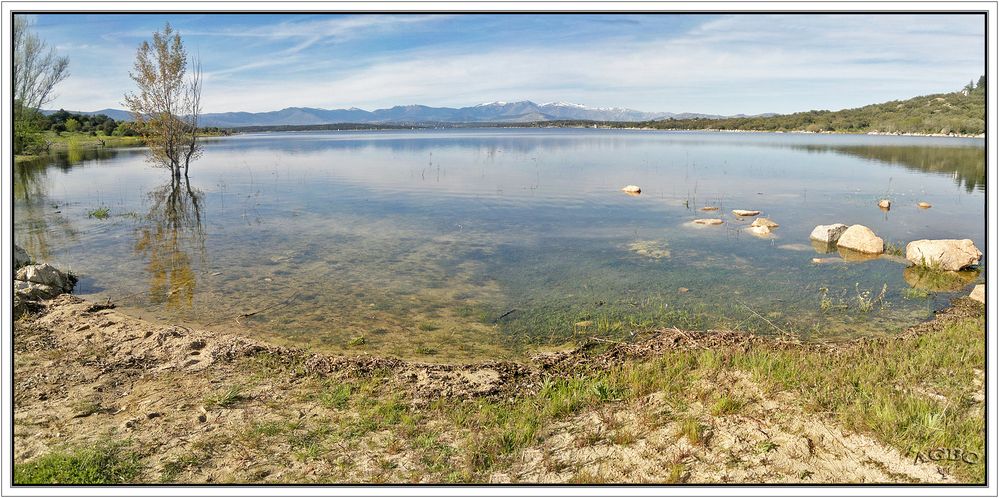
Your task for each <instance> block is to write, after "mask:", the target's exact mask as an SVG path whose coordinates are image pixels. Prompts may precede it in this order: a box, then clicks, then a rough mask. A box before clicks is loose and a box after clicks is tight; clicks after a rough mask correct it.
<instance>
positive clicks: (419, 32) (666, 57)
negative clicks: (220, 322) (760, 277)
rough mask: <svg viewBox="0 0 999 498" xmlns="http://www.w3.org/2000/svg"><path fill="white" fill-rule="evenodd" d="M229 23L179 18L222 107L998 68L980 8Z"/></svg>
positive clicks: (811, 84)
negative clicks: (987, 54) (908, 12)
mask: <svg viewBox="0 0 999 498" xmlns="http://www.w3.org/2000/svg"><path fill="white" fill-rule="evenodd" d="M217 19H221V18H213V17H212V16H210V15H208V16H203V19H199V20H198V21H197V22H195V21H190V22H187V23H186V24H185V23H184V22H181V21H183V19H181V20H180V21H178V23H177V26H178V30H180V31H181V33H182V34H183V36H185V40H186V41H188V43H189V44H190V46H192V47H196V48H197V50H198V51H199V52H200V53H201V54H202V55H203V59H204V63H205V65H204V67H205V71H206V85H205V103H206V107H207V110H209V111H230V110H248V111H262V110H273V109H279V108H282V107H287V106H315V107H350V106H359V107H365V108H377V107H388V106H391V105H397V104H408V103H422V104H428V105H454V106H460V105H468V104H474V103H478V102H482V101H491V100H517V99H534V100H574V101H578V102H581V103H585V104H590V105H595V106H621V107H632V108H637V109H643V110H662V111H696V112H711V113H723V114H728V113H733V114H734V113H757V112H790V111H795V110H802V109H809V108H830V109H836V108H842V107H849V106H854V105H862V104H866V103H871V102H875V101H880V100H889V99H892V98H901V97H905V96H911V95H917V94H924V93H931V92H939V91H952V90H955V89H957V88H959V87H960V86H961V85H962V84H964V82H966V80H968V79H971V78H974V77H977V75H979V74H981V73H982V72H983V71H984V33H983V27H982V26H983V25H982V23H981V18H980V17H976V16H954V15H951V16H946V15H915V16H902V15H889V16H870V15H813V14H809V15H786V16H772V15H728V16H698V17H691V16H686V17H685V16H679V17H678V16H654V15H649V16H614V15H610V16H585V17H573V16H549V17H543V16H461V15H455V16H441V15H357V16H283V17H279V18H270V19H263V20H261V18H259V17H253V18H250V19H241V20H235V21H227V22H218V21H217ZM143 36H148V35H143ZM119 42H120V40H119ZM60 43H80V44H84V43H86V44H95V45H96V48H95V50H101V49H102V48H101V46H100V43H102V40H101V38H100V37H99V36H86V35H80V34H78V35H77V36H76V37H73V36H70V37H66V39H65V40H60ZM108 43H110V42H108ZM116 47H117V46H116ZM116 50H119V49H117V48H116ZM119 51H120V50H119ZM125 55H126V57H125V58H126V59H128V58H130V57H131V55H132V52H131V51H129V52H127V53H126V54H125ZM71 58H72V57H71ZM121 72H124V74H125V75H126V77H127V68H125V69H124V71H122V69H120V68H118V69H112V68H111V67H104V68H103V71H102V72H101V74H107V76H106V77H107V78H108V79H107V80H105V84H104V85H101V86H103V88H102V90H103V91H105V92H107V93H108V94H110V95H111V98H108V97H106V96H105V97H104V98H103V99H102V98H100V96H99V95H98V92H93V91H87V90H86V89H85V88H81V86H82V85H69V84H68V83H64V85H65V86H64V87H63V88H61V89H60V90H61V91H60V93H61V95H62V96H63V97H61V98H60V101H59V102H60V103H62V102H67V104H66V105H65V107H67V108H70V107H72V108H81V109H87V108H97V107H106V106H109V105H116V103H117V101H118V100H120V99H119V98H118V97H117V95H118V94H120V93H122V92H123V91H124V90H126V88H118V85H120V81H121V78H120V77H114V78H112V77H111V76H110V74H111V73H121ZM74 74H77V73H74ZM81 76H83V77H86V78H92V79H93V80H94V81H96V80H97V79H98V78H99V77H100V75H99V74H86V73H84V74H82V75H81ZM91 83H92V82H91ZM88 84H90V83H88ZM88 102H89V103H91V105H86V103H88ZM98 102H99V104H98Z"/></svg>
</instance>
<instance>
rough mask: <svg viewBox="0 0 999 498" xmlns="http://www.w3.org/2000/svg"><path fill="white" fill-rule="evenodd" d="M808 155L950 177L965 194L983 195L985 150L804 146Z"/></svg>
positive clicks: (876, 146) (892, 146)
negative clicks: (835, 155) (845, 158)
mask: <svg viewBox="0 0 999 498" xmlns="http://www.w3.org/2000/svg"><path fill="white" fill-rule="evenodd" d="M803 148H804V149H805V150H808V151H811V152H835V153H840V154H847V155H851V156H855V157H860V158H864V159H873V160H875V161H879V162H882V163H886V164H893V165H898V166H902V167H905V168H908V169H911V170H915V171H922V172H929V173H937V174H943V175H948V176H953V178H954V182H955V183H956V184H957V185H959V186H961V187H963V188H964V189H965V190H966V191H968V192H973V191H976V190H977V191H980V192H984V191H985V149H983V148H981V147H927V146H920V145H807V146H804V147H803Z"/></svg>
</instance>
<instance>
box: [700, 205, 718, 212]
mask: <svg viewBox="0 0 999 498" xmlns="http://www.w3.org/2000/svg"><path fill="white" fill-rule="evenodd" d="M717 210H718V207H717V206H704V207H702V208H701V211H717Z"/></svg>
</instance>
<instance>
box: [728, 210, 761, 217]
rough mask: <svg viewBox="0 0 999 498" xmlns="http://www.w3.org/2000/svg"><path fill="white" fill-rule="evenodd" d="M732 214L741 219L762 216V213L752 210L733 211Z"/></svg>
mask: <svg viewBox="0 0 999 498" xmlns="http://www.w3.org/2000/svg"><path fill="white" fill-rule="evenodd" d="M732 214H734V215H736V216H740V217H746V216H756V215H758V214H760V212H759V211H754V210H752V209H733V210H732Z"/></svg>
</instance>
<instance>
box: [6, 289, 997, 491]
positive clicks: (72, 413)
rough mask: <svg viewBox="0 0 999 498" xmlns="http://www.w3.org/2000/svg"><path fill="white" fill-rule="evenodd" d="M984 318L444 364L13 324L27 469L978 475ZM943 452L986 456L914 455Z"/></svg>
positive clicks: (67, 472)
mask: <svg viewBox="0 0 999 498" xmlns="http://www.w3.org/2000/svg"><path fill="white" fill-rule="evenodd" d="M983 320H984V313H983V307H982V306H981V305H980V304H978V303H974V302H972V301H970V300H967V299H960V300H958V301H956V302H955V304H954V306H952V307H951V308H948V309H947V310H945V311H943V312H941V313H939V314H938V316H937V317H936V318H935V319H934V320H933V321H930V322H927V323H924V324H921V325H918V326H916V327H913V328H911V329H909V330H908V331H907V332H905V333H904V334H901V335H900V336H897V337H893V338H879V339H865V340H856V341H848V342H839V343H835V344H828V343H827V344H812V343H809V344H802V343H798V342H796V341H793V340H787V339H776V338H764V337H760V336H755V335H751V334H745V333H739V332H726V331H719V332H686V331H682V330H677V329H670V330H662V331H660V332H659V333H658V334H657V335H655V336H653V337H651V338H649V339H645V340H642V341H639V342H634V343H612V342H605V341H592V342H589V343H586V344H583V345H581V346H580V347H578V348H575V349H572V350H565V351H556V352H549V353H545V354H539V355H536V356H535V357H533V359H532V360H531V361H527V362H522V363H515V362H490V363H478V364H469V365H447V364H428V363H416V362H407V361H403V360H399V359H394V358H378V357H372V356H355V357H348V356H327V355H320V354H313V353H310V352H308V351H303V350H297V349H289V348H283V347H278V346H274V345H272V344H268V343H265V342H262V341H256V340H252V339H248V338H244V337H240V336H238V335H236V334H233V333H231V332H230V331H226V330H214V331H202V330H191V329H188V328H186V327H183V326H175V325H158V324H154V323H150V322H146V321H143V320H138V319H135V318H132V317H129V316H126V315H124V314H121V313H119V312H116V311H114V310H110V309H104V308H103V307H99V306H94V305H93V304H91V303H88V302H86V301H83V300H81V299H79V298H75V297H72V296H61V297H59V298H57V299H54V300H52V301H50V302H48V303H46V306H45V309H44V310H42V311H41V312H40V313H38V314H35V315H31V316H27V317H26V318H24V319H22V320H20V321H18V322H17V323H16V324H15V358H16V361H15V374H16V376H15V380H16V384H15V386H14V387H15V393H16V395H15V424H14V429H15V440H14V451H15V462H16V464H15V466H16V469H15V478H16V479H18V480H19V482H22V483H28V482H33V483H36V482H39V481H44V480H45V479H47V477H46V476H61V477H60V478H59V479H69V478H67V477H65V476H73V475H75V473H78V474H80V475H83V476H85V479H86V481H87V482H107V483H112V482H123V481H127V482H212V483H237V482H239V483H243V482H289V483H292V482H293V483H306V482H307V483H333V482H374V483H384V482H473V483H474V482H581V483H592V482H646V483H694V482H706V483H728V482H809V483H811V482H824V483H841V482H842V483H846V482H849V483H860V482H863V483H871V482H893V483H899V482H902V483H908V482H948V483H955V482H975V483H980V482H983V479H984V459H983V458H982V457H981V456H983V455H984V439H983V433H984V404H983V400H984V384H983V382H984V364H985V363H984V323H983ZM88 447H97V448H115V452H114V455H112V456H113V457H114V458H113V459H111V460H113V461H111V463H110V464H107V461H106V460H107V459H106V458H105V459H94V458H91V457H92V456H93V455H92V453H93V452H90V453H88V450H87V449H86V448H88ZM938 448H944V449H955V448H957V449H961V450H962V452H963V454H965V455H968V454H974V455H978V456H979V458H978V459H977V460H975V459H973V458H972V460H970V461H961V460H957V461H953V460H937V461H933V460H929V459H926V458H920V455H927V454H929V452H931V451H932V450H935V449H938ZM102 455H103V454H102ZM105 456H106V455H105ZM965 460H967V459H965ZM108 461H109V460H108ZM88 462H90V463H94V464H95V465H96V467H94V468H90V467H88V466H87V465H89V464H88ZM121 462H125V463H126V464H127V465H125V466H124V467H123V466H122V465H120V464H121ZM63 464H65V465H71V466H73V468H72V469H61V468H59V466H60V465H63ZM85 464H86V465H85ZM97 464H100V465H97ZM105 464H106V465H105ZM84 467H86V468H84ZM123 468H125V469H126V470H127V472H125V471H122V469H123ZM101 469H109V470H108V472H109V475H107V476H103V477H102V475H100V474H101V472H102V470H101ZM18 476H20V477H18ZM55 479H56V477H52V478H51V479H50V480H55Z"/></svg>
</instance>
